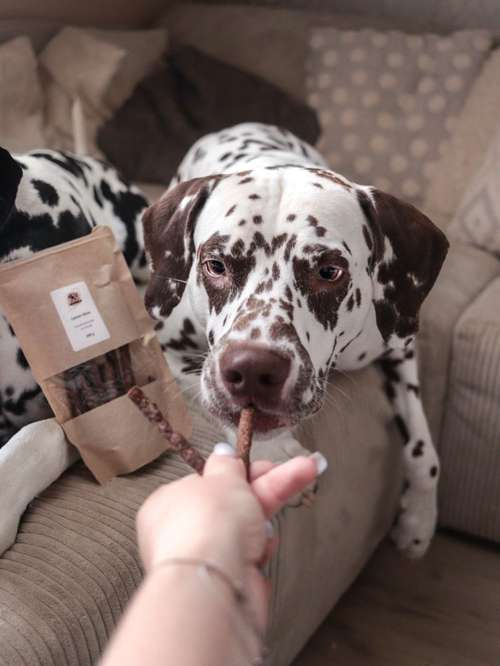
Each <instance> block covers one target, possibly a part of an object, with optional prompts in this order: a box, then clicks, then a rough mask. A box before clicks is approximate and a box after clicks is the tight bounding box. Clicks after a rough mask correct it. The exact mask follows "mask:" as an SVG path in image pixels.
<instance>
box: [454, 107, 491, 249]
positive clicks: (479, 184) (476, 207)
mask: <svg viewBox="0 0 500 666" xmlns="http://www.w3.org/2000/svg"><path fill="white" fill-rule="evenodd" d="M499 120H500V118H499ZM448 231H449V234H450V236H453V237H454V238H458V239H459V240H461V241H462V242H463V243H470V244H471V245H475V246H476V247H480V248H482V249H483V250H485V251H486V252H492V253H493V254H495V255H496V256H497V257H498V258H499V259H500V122H499V124H498V128H497V131H496V133H495V134H494V136H493V137H492V141H491V143H490V146H489V148H488V151H487V153H486V156H485V158H484V161H483V163H482V165H481V168H480V169H479V171H478V172H477V173H476V174H475V176H474V178H473V179H472V181H471V182H470V183H469V185H468V187H467V190H466V191H465V193H464V195H463V197H462V200H461V201H460V204H459V206H458V209H457V211H456V213H455V216H454V219H453V221H452V223H451V224H450V226H449V229H448Z"/></svg>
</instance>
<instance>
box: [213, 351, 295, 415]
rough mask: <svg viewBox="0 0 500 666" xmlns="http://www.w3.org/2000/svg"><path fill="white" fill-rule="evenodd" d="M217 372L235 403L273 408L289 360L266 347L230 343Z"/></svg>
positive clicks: (282, 383)
mask: <svg viewBox="0 0 500 666" xmlns="http://www.w3.org/2000/svg"><path fill="white" fill-rule="evenodd" d="M220 372H221V376H222V380H223V382H224V386H225V387H226V388H227V390H228V391H229V393H230V394H231V397H232V398H233V400H234V401H235V402H236V403H237V404H238V405H240V406H242V407H244V406H246V405H248V404H250V403H252V404H256V405H257V406H259V407H264V408H265V407H267V406H268V407H273V406H275V405H276V403H277V402H278V401H279V399H280V395H281V390H282V388H283V385H284V383H285V381H286V379H287V377H288V375H289V373H290V359H289V358H287V357H286V356H282V355H281V354H278V353H277V352H274V351H272V350H271V349H268V348H266V347H262V346H258V345H250V344H248V343H244V342H241V343H232V344H229V345H228V347H227V349H226V350H225V352H224V353H223V354H222V356H221V359H220Z"/></svg>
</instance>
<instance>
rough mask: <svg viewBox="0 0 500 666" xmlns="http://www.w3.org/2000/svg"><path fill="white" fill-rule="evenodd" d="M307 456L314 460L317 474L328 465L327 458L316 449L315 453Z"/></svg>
mask: <svg viewBox="0 0 500 666" xmlns="http://www.w3.org/2000/svg"><path fill="white" fill-rule="evenodd" d="M309 457H310V458H311V460H314V464H315V465H316V469H317V470H318V476H321V474H323V472H324V471H325V470H326V469H327V467H328V460H327V459H326V458H325V456H324V455H323V454H322V453H320V452H319V451H316V453H313V454H311V455H310V456H309Z"/></svg>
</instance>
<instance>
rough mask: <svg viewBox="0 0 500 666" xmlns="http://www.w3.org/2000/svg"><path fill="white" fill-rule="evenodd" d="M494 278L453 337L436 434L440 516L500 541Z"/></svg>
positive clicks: (499, 369)
mask: <svg viewBox="0 0 500 666" xmlns="http://www.w3.org/2000/svg"><path fill="white" fill-rule="evenodd" d="M499 304H500V277H497V278H496V279H495V280H493V281H492V282H491V283H490V284H489V285H488V286H487V287H486V288H485V289H484V290H483V291H482V292H481V294H479V295H478V297H477V298H476V299H475V300H474V301H473V302H472V303H471V305H470V306H469V307H468V308H467V309H466V310H465V312H464V313H463V314H462V316H461V317H460V320H459V321H458V322H457V325H456V327H455V331H454V335H453V345H452V365H451V371H450V381H449V389H448V401H447V402H448V404H447V409H446V416H445V419H444V424H443V433H442V438H441V458H442V476H441V485H440V509H441V512H440V516H441V517H440V520H441V523H442V524H443V525H446V526H447V527H453V528H455V529H458V530H462V531H464V532H468V533H473V534H476V535H477V536H480V537H484V538H486V539H494V540H496V541H500V409H499V405H500V344H499V341H500V307H499Z"/></svg>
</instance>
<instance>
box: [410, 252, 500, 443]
mask: <svg viewBox="0 0 500 666" xmlns="http://www.w3.org/2000/svg"><path fill="white" fill-rule="evenodd" d="M498 275H500V262H499V261H498V260H497V259H495V257H493V256H492V255H490V254H487V253H485V252H482V251H481V250H478V249H476V248H474V247H472V246H470V245H464V244H463V243H460V242H458V241H457V242H452V243H451V246H450V250H449V252H448V256H447V257H446V261H445V263H444V266H443V268H442V271H441V273H440V275H439V278H438V280H437V282H436V284H435V286H434V288H433V289H432V291H431V293H430V294H429V296H428V298H427V299H426V300H425V301H424V304H423V306H422V310H421V316H420V330H419V334H418V337H417V341H418V348H419V364H420V383H421V389H422V399H423V402H424V407H425V413H426V415H427V418H428V421H429V425H430V429H431V433H432V436H433V439H434V442H435V443H436V446H438V448H439V447H440V442H441V439H442V429H443V419H444V416H445V414H446V410H447V400H448V390H449V387H450V377H451V372H452V370H451V368H452V365H453V363H454V362H455V356H454V354H453V353H452V345H453V336H454V331H455V327H456V325H457V322H458V321H459V319H460V317H461V316H462V313H463V312H464V311H465V310H466V309H467V308H468V306H469V305H470V304H471V303H472V302H473V301H474V300H475V299H476V298H477V297H478V296H479V294H481V292H482V291H483V290H484V289H486V288H487V286H488V285H489V284H490V283H491V282H492V281H493V280H494V279H495V278H496V277H497V276H498Z"/></svg>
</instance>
